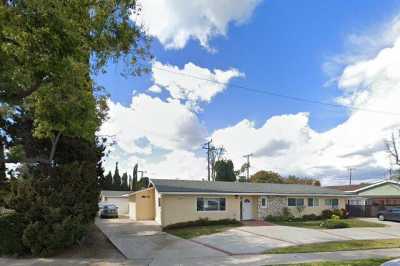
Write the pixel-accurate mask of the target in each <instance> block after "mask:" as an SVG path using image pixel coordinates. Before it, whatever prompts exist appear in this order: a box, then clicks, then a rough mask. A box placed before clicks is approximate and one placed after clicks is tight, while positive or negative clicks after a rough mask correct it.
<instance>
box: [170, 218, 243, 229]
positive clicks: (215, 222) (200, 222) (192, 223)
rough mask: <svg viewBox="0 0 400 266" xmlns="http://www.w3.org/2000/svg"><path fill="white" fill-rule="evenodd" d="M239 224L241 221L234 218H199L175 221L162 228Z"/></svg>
mask: <svg viewBox="0 0 400 266" xmlns="http://www.w3.org/2000/svg"><path fill="white" fill-rule="evenodd" d="M230 224H232V225H241V224H242V223H241V222H240V221H238V220H235V219H221V220H208V219H207V218H201V219H198V220H195V221H188V222H182V223H175V224H170V225H167V226H165V227H164V228H163V230H170V229H178V228H185V227H194V226H207V225H230Z"/></svg>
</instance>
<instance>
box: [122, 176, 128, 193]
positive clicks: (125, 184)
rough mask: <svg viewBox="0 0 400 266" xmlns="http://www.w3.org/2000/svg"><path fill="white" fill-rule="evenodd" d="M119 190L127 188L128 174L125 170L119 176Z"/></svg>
mask: <svg viewBox="0 0 400 266" xmlns="http://www.w3.org/2000/svg"><path fill="white" fill-rule="evenodd" d="M121 190H122V191H127V190H129V186H128V174H127V173H126V172H125V173H123V174H122V177H121Z"/></svg>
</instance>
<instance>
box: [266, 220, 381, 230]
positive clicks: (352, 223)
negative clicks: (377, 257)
mask: <svg viewBox="0 0 400 266" xmlns="http://www.w3.org/2000/svg"><path fill="white" fill-rule="evenodd" d="M322 222H324V220H316V221H276V222H275V221H274V222H273V223H275V224H278V225H286V226H296V227H303V228H312V229H323V227H321V226H320V225H321V223H322ZM340 222H344V223H346V224H348V225H349V226H348V227H353V228H354V227H385V226H386V225H385V224H382V223H374V222H368V221H363V220H359V219H354V218H353V219H341V220H340Z"/></svg>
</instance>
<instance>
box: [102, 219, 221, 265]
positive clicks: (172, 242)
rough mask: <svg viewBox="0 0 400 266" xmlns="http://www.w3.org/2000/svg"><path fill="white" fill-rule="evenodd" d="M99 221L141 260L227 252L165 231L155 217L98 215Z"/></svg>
mask: <svg viewBox="0 0 400 266" xmlns="http://www.w3.org/2000/svg"><path fill="white" fill-rule="evenodd" d="M96 225H97V226H98V227H99V228H100V230H102V231H103V233H104V234H105V235H106V236H107V237H108V238H109V239H110V241H111V242H112V243H113V244H114V245H115V246H116V247H117V248H118V249H119V250H120V251H121V252H122V254H124V255H125V257H126V258H128V259H131V260H134V261H136V262H137V263H142V264H147V265H148V264H150V263H151V262H153V263H154V261H158V262H162V261H169V260H171V259H174V258H177V257H179V258H182V259H195V258H207V257H223V256H227V254H226V253H224V252H223V251H220V250H218V249H217V248H211V247H207V246H205V245H202V244H199V243H196V242H193V241H189V240H184V239H181V238H178V237H175V236H173V235H170V234H167V233H164V232H162V231H161V228H160V226H159V225H157V224H156V223H155V222H154V221H133V220H130V219H127V218H119V219H96Z"/></svg>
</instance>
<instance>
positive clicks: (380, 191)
mask: <svg viewBox="0 0 400 266" xmlns="http://www.w3.org/2000/svg"><path fill="white" fill-rule="evenodd" d="M327 188H330V189H336V190H341V191H343V192H346V193H348V194H350V195H352V196H351V197H350V198H349V199H348V203H347V204H348V207H347V208H348V209H349V212H350V215H352V216H376V213H377V212H378V211H380V210H383V209H385V208H390V207H399V206H400V183H399V182H397V181H394V180H383V181H379V182H376V183H373V184H368V183H364V184H358V185H345V186H329V187H327Z"/></svg>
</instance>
